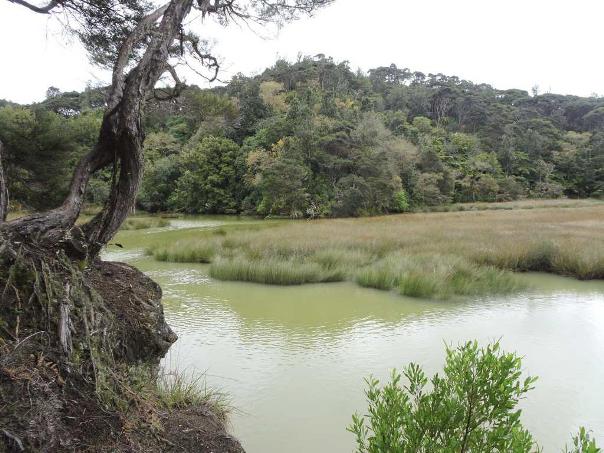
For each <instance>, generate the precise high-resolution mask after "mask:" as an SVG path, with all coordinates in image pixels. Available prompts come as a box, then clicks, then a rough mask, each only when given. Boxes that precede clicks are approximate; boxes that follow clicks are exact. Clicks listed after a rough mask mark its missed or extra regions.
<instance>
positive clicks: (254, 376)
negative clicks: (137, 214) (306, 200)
mask: <svg viewBox="0 0 604 453" xmlns="http://www.w3.org/2000/svg"><path fill="white" fill-rule="evenodd" d="M225 222H233V220H232V219H224V218H196V219H188V220H173V221H172V225H171V227H169V228H162V229H151V230H139V231H125V232H122V233H120V234H119V236H118V238H117V239H116V241H117V242H120V243H121V244H123V246H124V249H118V248H117V247H109V250H108V251H107V252H106V254H105V258H106V259H114V260H121V261H127V262H129V263H131V264H134V265H136V266H137V267H139V268H140V269H142V270H143V271H144V272H146V273H147V274H148V275H150V276H151V277H152V278H153V279H155V280H156V281H157V282H159V283H160V284H161V286H162V288H163V290H164V305H165V311H166V318H167V320H168V322H169V323H170V325H171V326H172V327H173V329H174V330H175V331H176V332H177V333H178V335H179V337H180V338H179V340H178V341H177V342H176V344H175V345H174V346H173V347H172V349H171V351H170V353H169V354H168V356H167V357H166V359H165V361H164V362H165V365H166V366H167V367H174V368H179V369H188V370H200V371H205V372H206V373H207V380H208V383H209V385H210V386H214V387H217V388H220V389H222V390H224V391H225V392H227V393H228V394H229V395H230V397H231V399H232V403H233V405H234V406H235V407H236V411H235V412H234V413H233V415H232V416H231V422H232V431H233V433H234V434H235V435H236V436H237V437H238V438H239V439H240V440H241V442H242V443H243V445H244V447H245V448H246V450H247V451H248V452H249V453H271V452H279V453H281V452H291V453H297V452H315V453H323V452H325V453H327V452H330V453H331V452H350V451H352V449H353V437H352V435H351V434H349V433H347V432H346V430H345V427H346V426H347V425H348V424H349V422H350V417H351V414H352V413H353V412H354V411H362V410H363V409H364V408H365V402H364V396H363V389H364V385H363V378H364V377H365V376H367V375H369V374H371V373H372V374H374V375H376V376H378V377H380V378H386V377H387V376H388V373H389V370H390V369H391V368H393V367H400V366H401V365H403V364H406V363H408V362H410V361H415V362H418V363H420V364H422V365H424V366H425V368H426V369H427V370H428V371H430V372H434V371H436V370H438V369H440V367H441V366H442V362H443V358H444V351H443V343H444V342H447V343H454V344H455V343H458V342H461V341H465V340H468V339H474V338H476V339H478V340H480V341H482V342H487V341H490V340H494V339H498V338H502V343H503V346H504V347H505V348H506V349H508V350H515V351H518V352H519V353H521V354H522V355H524V356H525V360H524V367H525V369H526V371H527V372H528V373H530V374H532V375H537V376H539V381H538V382H537V386H536V389H535V390H533V391H532V392H531V393H530V394H529V397H528V399H527V400H526V401H524V402H523V407H524V411H523V419H524V422H525V424H526V426H527V427H528V428H529V429H530V430H531V431H532V432H533V433H534V434H535V435H536V437H537V439H538V441H539V442H540V444H541V445H542V446H543V447H544V448H545V451H546V452H550V451H551V452H557V451H560V448H561V447H562V445H564V443H565V442H566V441H567V440H568V439H569V437H570V436H569V434H570V432H571V431H574V430H575V429H576V428H577V427H578V426H579V425H585V426H588V427H590V428H591V429H592V430H593V431H594V433H595V434H596V436H598V437H599V439H604V282H601V281H599V282H579V281H576V280H572V279H566V278H561V277H554V276H549V275H541V274H530V275H525V276H523V278H526V279H528V280H529V281H530V284H531V287H532V289H531V290H530V291H528V292H526V293H525V294H521V295H514V296H510V297H491V298H484V299H476V300H467V301H465V302H434V301H422V300H415V299H408V298H403V297H400V296H398V295H395V294H391V293H387V292H381V291H375V290H370V289H363V288H359V287H357V286H356V285H354V284H352V283H334V284H320V285H306V286H298V287H274V286H263V285H257V284H248V283H236V282H220V281H216V280H213V279H211V278H209V277H208V272H207V269H208V268H207V266H205V265H194V264H174V263H160V262H156V261H154V260H153V259H152V258H149V257H146V256H144V253H143V252H144V248H145V247H146V246H148V245H149V244H152V243H157V242H169V241H173V240H176V239H178V238H181V237H185V236H188V235H195V234H196V232H197V231H198V229H199V228H211V227H215V226H218V225H220V224H223V223H225ZM240 222H241V223H243V222H245V220H244V221H240Z"/></svg>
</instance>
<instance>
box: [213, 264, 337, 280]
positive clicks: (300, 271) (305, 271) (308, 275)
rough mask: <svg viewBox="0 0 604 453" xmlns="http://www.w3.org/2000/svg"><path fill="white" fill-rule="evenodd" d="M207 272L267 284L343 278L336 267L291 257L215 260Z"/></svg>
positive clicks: (223, 278)
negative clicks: (270, 259) (298, 261)
mask: <svg viewBox="0 0 604 453" xmlns="http://www.w3.org/2000/svg"><path fill="white" fill-rule="evenodd" d="M210 276H211V277H213V278H217V279H219V280H235V281H242V282H254V283H264V284H268V285H301V284H303V283H321V282H335V281H341V280H344V279H345V274H344V273H342V272H340V271H338V270H332V271H325V270H324V269H323V268H321V266H319V265H318V264H314V263H296V262H294V261H283V260H273V261H260V262H254V261H248V260H246V259H234V260H225V259H222V260H218V261H216V262H214V263H212V265H211V266H210Z"/></svg>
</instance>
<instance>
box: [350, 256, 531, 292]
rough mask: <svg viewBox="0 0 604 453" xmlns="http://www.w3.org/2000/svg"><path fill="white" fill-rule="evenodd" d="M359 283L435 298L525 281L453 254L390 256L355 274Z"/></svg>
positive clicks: (504, 288) (502, 289) (511, 287)
mask: <svg viewBox="0 0 604 453" xmlns="http://www.w3.org/2000/svg"><path fill="white" fill-rule="evenodd" d="M356 282H357V283H358V284H359V285H360V286H364V287H369V288H375V289H381V290H393V289H394V290H397V291H398V292H399V293H400V294H401V295H403V296H408V297H421V298H432V299H449V298H451V297H454V296H477V295H483V294H489V293H498V294H505V293H509V292H512V291H515V290H517V289H520V288H521V287H522V285H521V284H520V283H519V282H518V280H517V279H515V278H514V276H513V274H511V273H510V272H507V271H502V270H499V269H495V268H494V267H491V266H479V265H476V264H473V263H471V262H469V261H468V260H467V259H465V258H459V257H454V256H442V255H432V256H422V255H419V256H408V257H397V256H391V257H388V258H387V259H386V260H384V261H382V262H379V263H377V264H376V265H374V266H368V267H366V268H364V269H362V270H361V271H360V272H358V273H357V275H356Z"/></svg>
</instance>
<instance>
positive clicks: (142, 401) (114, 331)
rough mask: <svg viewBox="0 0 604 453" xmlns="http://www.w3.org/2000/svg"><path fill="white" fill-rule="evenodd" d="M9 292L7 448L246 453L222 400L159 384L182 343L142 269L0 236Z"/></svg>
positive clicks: (184, 385)
mask: <svg viewBox="0 0 604 453" xmlns="http://www.w3.org/2000/svg"><path fill="white" fill-rule="evenodd" d="M0 291H2V293H1V294H2V304H1V305H0V407H2V408H3V409H2V410H1V411H0V451H2V450H3V449H5V450H8V451H51V452H52V451H95V452H97V451H112V452H113V451H128V452H131V451H135V452H164V451H191V452H193V451H202V452H203V451H224V452H242V451H243V450H242V449H241V447H240V445H239V444H238V442H237V441H236V440H234V439H233V438H232V437H230V436H229V435H228V434H227V433H226V431H225V412H224V410H223V409H224V407H223V405H222V404H221V403H220V400H219V399H217V398H216V395H215V394H213V393H211V392H206V391H204V390H203V389H200V388H199V387H197V386H196V385H195V382H188V381H186V380H185V379H184V378H183V377H182V376H180V377H178V376H177V377H176V378H175V377H174V376H173V375H172V376H171V377H169V379H166V378H165V376H164V378H162V379H160V380H158V365H159V360H160V358H161V357H162V356H163V355H164V354H165V353H166V352H167V350H168V348H169V347H170V345H171V344H172V343H173V342H174V341H175V340H176V336H175V334H174V333H173V332H172V331H171V330H170V328H169V327H168V325H167V324H166V323H165V320H164V316H163V310H162V306H161V289H160V288H159V286H158V285H157V284H155V283H154V282H153V281H152V280H150V279H149V278H148V277H146V276H145V275H143V274H142V273H141V272H139V271H138V270H136V269H134V268H132V267H130V266H127V265H125V264H121V263H107V262H96V263H94V264H93V265H90V266H86V265H85V263H79V262H74V261H72V260H71V259H70V258H69V257H67V256H66V255H65V253H63V252H62V251H60V250H59V251H56V253H55V252H54V251H53V252H52V253H47V252H44V251H43V250H42V249H37V248H36V246H35V244H27V245H25V244H16V243H9V242H7V241H2V242H0Z"/></svg>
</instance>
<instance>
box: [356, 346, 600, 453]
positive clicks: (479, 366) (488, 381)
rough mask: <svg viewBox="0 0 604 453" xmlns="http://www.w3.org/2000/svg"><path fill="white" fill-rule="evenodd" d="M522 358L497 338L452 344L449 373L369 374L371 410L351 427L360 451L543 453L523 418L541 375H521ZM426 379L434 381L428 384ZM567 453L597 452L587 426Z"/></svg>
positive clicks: (414, 368) (413, 366)
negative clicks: (524, 402)
mask: <svg viewBox="0 0 604 453" xmlns="http://www.w3.org/2000/svg"><path fill="white" fill-rule="evenodd" d="M521 365H522V362H521V359H520V357H519V356H518V355H516V354H515V353H508V352H504V351H502V350H501V348H500V344H499V342H496V343H493V344H490V345H487V346H486V347H483V348H481V347H479V345H478V343H477V342H476V341H471V342H467V343H465V344H463V345H461V346H458V347H457V348H451V347H447V349H446V359H445V366H444V370H443V374H442V375H440V374H435V375H434V376H433V377H432V378H431V379H430V380H429V379H428V377H427V376H426V374H425V372H424V371H423V370H422V368H421V367H420V366H419V365H417V364H414V363H411V364H409V365H408V366H407V367H405V368H404V369H403V371H402V374H401V373H399V372H398V371H396V370H393V371H392V375H391V379H390V381H389V382H387V383H386V384H385V385H384V386H380V382H379V381H378V380H377V379H375V378H373V377H370V378H368V379H366V382H367V386H368V388H367V390H366V391H365V394H366V396H367V402H368V403H369V407H368V411H367V415H364V416H361V415H359V414H355V415H353V417H352V424H351V425H350V426H348V428H347V429H348V431H350V432H351V433H353V434H354V435H355V436H356V446H357V448H356V451H357V452H358V453H395V452H396V453H411V452H413V453H416V452H425V453H428V452H429V453H441V452H442V453H445V452H447V453H448V452H514V453H529V452H538V451H540V450H539V447H538V445H537V443H536V442H535V440H534V439H533V436H532V435H531V433H530V432H528V431H527V430H526V429H525V428H524V427H523V426H522V423H521V421H520V414H521V411H520V409H519V408H518V403H519V402H520V400H521V399H523V398H524V397H525V395H526V394H527V393H528V392H529V391H530V390H531V389H532V388H533V384H534V383H535V381H536V379H537V378H535V377H530V376H529V377H525V378H522V376H521V375H522V372H521ZM428 381H430V385H429V386H428ZM572 442H573V445H572V447H570V448H569V447H566V448H565V450H564V451H565V453H599V452H601V449H600V448H598V447H597V446H596V442H595V440H594V439H593V438H591V436H590V435H589V433H588V432H587V431H586V430H585V428H580V430H579V433H578V434H577V435H576V436H574V437H573V440H572Z"/></svg>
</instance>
